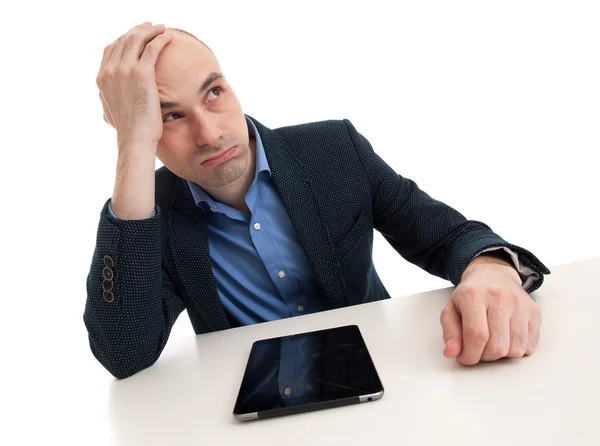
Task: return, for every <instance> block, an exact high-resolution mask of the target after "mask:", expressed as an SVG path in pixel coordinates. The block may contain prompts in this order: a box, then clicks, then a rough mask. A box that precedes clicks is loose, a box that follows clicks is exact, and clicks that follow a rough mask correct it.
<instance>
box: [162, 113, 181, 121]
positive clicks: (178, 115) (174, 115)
mask: <svg viewBox="0 0 600 446" xmlns="http://www.w3.org/2000/svg"><path fill="white" fill-rule="evenodd" d="M178 117H181V115H180V114H179V113H169V114H167V115H165V117H164V118H163V122H169V118H173V119H177V118H178Z"/></svg>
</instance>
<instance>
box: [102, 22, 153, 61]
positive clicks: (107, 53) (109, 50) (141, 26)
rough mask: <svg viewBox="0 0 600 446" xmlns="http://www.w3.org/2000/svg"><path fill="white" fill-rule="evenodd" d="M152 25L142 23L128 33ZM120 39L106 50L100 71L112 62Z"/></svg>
mask: <svg viewBox="0 0 600 446" xmlns="http://www.w3.org/2000/svg"><path fill="white" fill-rule="evenodd" d="M148 25H150V22H144V23H140V24H139V25H137V26H134V27H133V28H131V29H130V30H129V31H127V33H129V32H131V31H134V30H136V29H140V28H143V27H146V26H148ZM118 40H119V39H117V40H115V41H114V42H113V43H111V44H110V45H107V46H106V47H105V48H104V54H103V55H102V62H100V71H102V69H104V67H105V66H106V64H107V63H108V61H109V60H110V58H111V56H112V53H113V51H114V49H115V46H116V43H117V41H118Z"/></svg>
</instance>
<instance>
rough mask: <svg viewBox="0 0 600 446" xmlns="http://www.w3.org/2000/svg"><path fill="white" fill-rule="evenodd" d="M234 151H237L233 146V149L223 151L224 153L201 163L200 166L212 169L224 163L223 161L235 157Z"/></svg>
mask: <svg viewBox="0 0 600 446" xmlns="http://www.w3.org/2000/svg"><path fill="white" fill-rule="evenodd" d="M236 150H237V146H233V147H231V148H229V149H227V150H225V151H224V152H221V153H218V154H217V155H216V156H214V157H213V158H210V159H207V160H205V161H203V162H202V165H203V166H208V167H212V166H217V165H219V164H221V163H224V162H225V161H227V160H229V159H231V158H232V157H233V155H235V152H236Z"/></svg>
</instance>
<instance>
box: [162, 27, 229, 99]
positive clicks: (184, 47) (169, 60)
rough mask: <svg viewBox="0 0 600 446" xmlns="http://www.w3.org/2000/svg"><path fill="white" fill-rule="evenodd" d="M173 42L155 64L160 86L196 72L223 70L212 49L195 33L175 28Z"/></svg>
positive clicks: (179, 80) (165, 48) (178, 80)
mask: <svg viewBox="0 0 600 446" xmlns="http://www.w3.org/2000/svg"><path fill="white" fill-rule="evenodd" d="M173 31H174V32H173V37H172V38H171V42H169V44H168V45H167V46H165V47H164V49H163V50H162V51H161V53H160V54H159V56H158V60H157V61H156V65H155V72H156V80H157V83H158V85H159V88H160V86H161V84H162V85H169V84H172V83H173V82H181V80H182V79H184V78H187V77H194V76H195V73H198V72H203V71H205V70H207V69H208V70H209V71H210V72H219V73H220V72H221V67H220V65H219V62H218V61H217V59H216V57H215V55H214V54H213V52H212V51H211V49H210V48H209V47H208V46H206V45H205V44H204V42H202V41H201V40H199V39H198V38H197V37H196V36H194V35H193V34H190V33H188V32H187V31H183V30H179V29H173Z"/></svg>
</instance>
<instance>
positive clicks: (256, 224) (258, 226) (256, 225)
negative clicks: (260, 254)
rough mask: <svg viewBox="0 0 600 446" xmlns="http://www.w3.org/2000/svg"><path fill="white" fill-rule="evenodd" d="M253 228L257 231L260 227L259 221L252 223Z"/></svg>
mask: <svg viewBox="0 0 600 446" xmlns="http://www.w3.org/2000/svg"><path fill="white" fill-rule="evenodd" d="M254 229H256V230H257V231H258V230H259V229H260V223H254Z"/></svg>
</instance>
